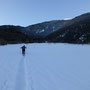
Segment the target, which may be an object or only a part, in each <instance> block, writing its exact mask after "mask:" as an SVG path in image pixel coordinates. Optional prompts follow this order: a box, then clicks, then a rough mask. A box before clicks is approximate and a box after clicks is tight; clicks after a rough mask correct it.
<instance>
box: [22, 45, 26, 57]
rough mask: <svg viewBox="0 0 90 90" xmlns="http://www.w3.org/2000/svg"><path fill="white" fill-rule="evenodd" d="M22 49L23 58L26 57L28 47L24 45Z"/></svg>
mask: <svg viewBox="0 0 90 90" xmlns="http://www.w3.org/2000/svg"><path fill="white" fill-rule="evenodd" d="M21 49H22V55H23V56H25V50H26V46H25V45H24V46H22V47H21Z"/></svg>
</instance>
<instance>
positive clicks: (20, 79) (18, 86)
mask: <svg viewBox="0 0 90 90" xmlns="http://www.w3.org/2000/svg"><path fill="white" fill-rule="evenodd" d="M25 68H26V67H25V57H24V56H23V58H22V59H21V60H20V63H19V66H18V70H17V75H16V83H15V90H26V80H27V79H26V70H25Z"/></svg>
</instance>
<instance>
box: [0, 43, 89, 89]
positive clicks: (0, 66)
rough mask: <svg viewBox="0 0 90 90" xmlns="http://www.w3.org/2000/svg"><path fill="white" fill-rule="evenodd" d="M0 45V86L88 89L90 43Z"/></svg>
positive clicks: (8, 87) (2, 87) (10, 87)
mask: <svg viewBox="0 0 90 90" xmlns="http://www.w3.org/2000/svg"><path fill="white" fill-rule="evenodd" d="M22 45H23V44H18V45H7V46H0V90H90V45H71V44H27V45H26V46H27V50H26V56H25V57H24V56H22V54H21V49H20V47H21V46H22Z"/></svg>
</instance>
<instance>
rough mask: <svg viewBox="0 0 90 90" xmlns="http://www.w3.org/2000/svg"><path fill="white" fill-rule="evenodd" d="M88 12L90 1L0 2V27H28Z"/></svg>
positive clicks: (25, 0) (34, 0)
mask: <svg viewBox="0 0 90 90" xmlns="http://www.w3.org/2000/svg"><path fill="white" fill-rule="evenodd" d="M86 12H90V0H0V25H21V26H28V25H31V24H36V23H40V22H43V21H49V20H58V19H60V20H62V19H64V18H73V17H75V16H78V15H80V14H83V13H86Z"/></svg>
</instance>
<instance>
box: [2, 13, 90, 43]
mask: <svg viewBox="0 0 90 90" xmlns="http://www.w3.org/2000/svg"><path fill="white" fill-rule="evenodd" d="M3 31H4V32H3ZM4 33H5V34H4ZM89 33H90V13H85V14H82V15H80V16H77V17H75V18H73V19H69V20H52V21H47V22H43V23H38V24H34V25H30V26H27V27H21V26H10V25H5V26H0V43H2V42H6V43H11V42H13V41H16V42H14V43H21V42H46V41H48V42H65V43H68V42H69V43H90V39H89V38H90V35H89ZM12 38H13V39H12ZM81 38H83V40H82V39H81ZM18 39H19V40H18Z"/></svg>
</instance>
